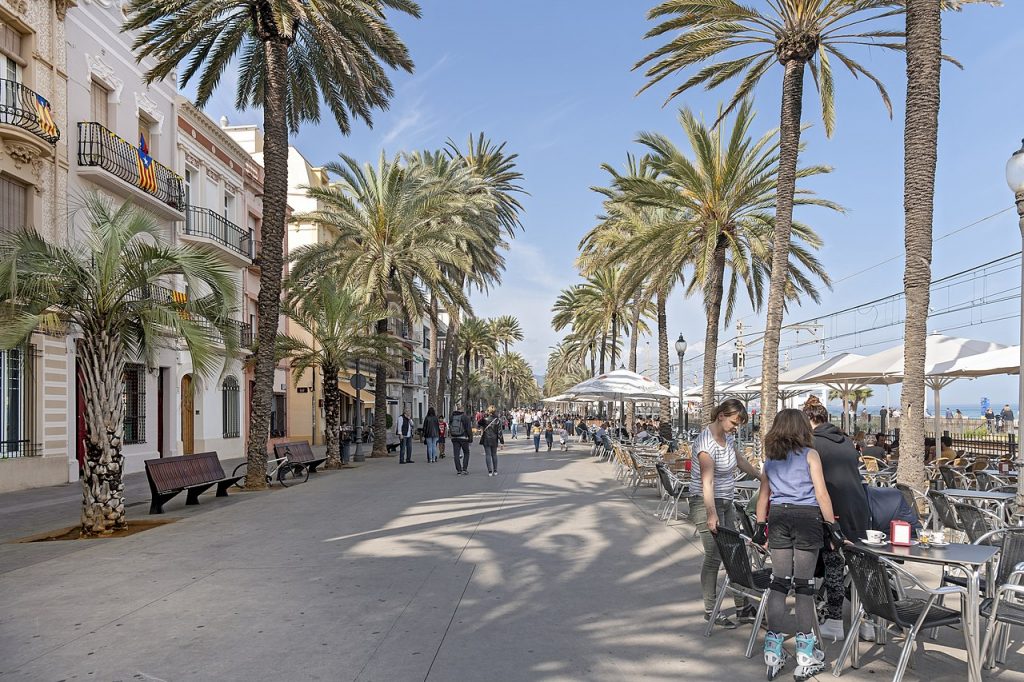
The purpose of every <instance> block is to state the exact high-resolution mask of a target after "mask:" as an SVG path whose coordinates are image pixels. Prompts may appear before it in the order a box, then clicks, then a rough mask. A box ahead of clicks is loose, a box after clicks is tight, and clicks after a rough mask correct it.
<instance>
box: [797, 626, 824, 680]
mask: <svg viewBox="0 0 1024 682" xmlns="http://www.w3.org/2000/svg"><path fill="white" fill-rule="evenodd" d="M824 669H825V652H824V651H822V650H821V649H819V648H818V639H817V637H815V636H814V633H813V632H811V633H809V634H806V635H805V634H804V633H802V632H798V633H797V634H796V670H794V671H793V679H794V680H796V682H804V680H809V679H811V678H812V677H814V676H815V675H817V674H818V673H820V672H821V671H822V670H824Z"/></svg>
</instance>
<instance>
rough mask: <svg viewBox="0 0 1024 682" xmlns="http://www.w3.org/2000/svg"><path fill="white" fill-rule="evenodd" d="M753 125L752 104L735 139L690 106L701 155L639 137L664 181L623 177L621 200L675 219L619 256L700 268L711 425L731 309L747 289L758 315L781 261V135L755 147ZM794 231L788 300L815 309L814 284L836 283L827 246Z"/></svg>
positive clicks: (804, 194) (807, 197)
mask: <svg viewBox="0 0 1024 682" xmlns="http://www.w3.org/2000/svg"><path fill="white" fill-rule="evenodd" d="M753 120H754V111H753V107H752V105H751V103H750V100H744V101H743V102H742V103H741V104H740V107H739V109H738V110H737V113H736V116H735V120H734V121H733V126H732V130H731V132H729V133H726V132H725V130H724V126H721V125H719V126H715V127H710V126H708V125H706V124H705V123H704V122H703V121H702V120H700V119H699V118H697V116H695V115H694V114H693V113H692V112H691V111H690V110H689V109H686V108H684V109H682V110H681V111H680V114H679V122H680V125H681V126H682V128H683V131H684V132H685V134H686V138H687V142H688V143H689V146H690V149H691V150H692V153H693V157H692V158H691V157H689V156H688V155H687V154H686V153H685V152H684V151H682V150H681V149H679V148H678V147H676V146H675V144H674V143H673V142H672V141H671V140H670V139H669V138H668V137H666V136H664V135H660V134H657V133H641V135H640V137H639V139H638V141H639V142H640V143H641V144H642V145H644V146H645V147H646V148H647V149H648V150H649V158H648V164H649V166H650V167H651V169H652V170H653V171H654V172H655V173H656V177H650V176H635V177H628V176H621V177H619V178H617V179H616V184H617V187H618V188H619V189H620V190H621V191H622V193H623V199H622V200H623V201H628V202H634V203H640V204H644V203H647V204H652V205H655V206H659V207H661V208H664V209H667V210H669V211H671V214H670V216H666V219H665V220H663V221H661V222H659V223H655V224H652V225H649V226H647V228H646V229H644V230H641V231H639V232H638V233H637V234H636V235H634V236H633V238H632V239H630V240H628V241H627V242H625V243H622V244H621V245H620V246H619V252H620V253H623V254H632V256H633V257H634V258H636V259H638V260H640V261H642V262H645V263H657V262H660V264H661V267H665V266H672V267H673V269H674V270H675V271H682V269H683V268H684V267H687V266H692V267H693V272H694V274H693V278H692V279H691V280H690V286H689V289H688V293H694V292H695V291H697V290H698V289H699V290H701V291H702V293H703V297H704V306H705V310H706V316H707V319H706V329H705V337H704V338H705V340H704V385H703V389H702V391H701V400H702V404H703V408H702V412H703V418H704V420H705V421H707V420H708V419H710V415H711V409H712V407H713V404H714V394H715V374H716V372H715V368H716V366H715V362H716V359H717V351H718V337H719V331H720V329H721V324H722V315H723V305H724V315H725V321H726V322H728V321H729V319H730V318H731V317H732V313H733V309H734V306H735V303H736V296H737V294H738V291H739V289H740V288H741V287H742V288H743V289H745V290H746V292H747V295H748V297H749V298H750V300H751V303H752V304H753V305H754V307H755V309H757V308H760V306H761V303H762V302H763V293H762V292H763V289H764V280H765V276H766V274H767V273H766V270H767V269H768V264H769V263H771V262H773V259H774V253H773V247H774V244H773V240H772V237H773V235H777V230H778V221H777V219H776V216H775V215H774V214H773V212H772V208H773V207H774V206H775V202H776V194H777V178H778V167H779V163H780V149H779V146H780V142H779V139H778V137H777V135H776V133H775V131H770V132H768V133H766V134H764V135H763V136H762V137H761V138H760V139H758V140H756V141H755V140H754V139H753V138H752V137H751V136H750V128H751V125H752V123H753ZM830 171H831V168H829V167H827V166H810V167H807V168H798V169H797V171H796V176H797V178H806V177H811V176H814V175H819V174H823V173H828V172H830ZM794 192H795V196H794V198H793V202H794V203H795V204H796V205H814V206H823V207H826V208H830V209H832V210H836V211H842V208H841V207H840V206H838V205H837V204H835V203H833V202H830V201H827V200H825V199H821V198H818V197H815V196H814V195H813V193H812V192H810V191H808V190H802V189H795V190H794ZM793 233H794V235H795V236H796V237H797V240H791V239H789V238H787V240H786V247H787V248H786V256H787V258H786V265H787V269H786V271H785V273H784V274H785V275H786V279H785V284H786V287H785V288H784V289H783V294H784V295H785V298H784V301H786V300H795V299H798V298H799V297H801V296H808V297H810V298H811V299H813V300H815V301H817V300H818V291H817V288H816V286H815V284H814V281H815V280H820V281H822V282H824V283H825V284H826V285H827V284H828V283H829V278H828V274H827V273H826V272H825V270H824V268H822V266H821V264H820V263H819V262H818V260H817V258H815V256H814V255H813V254H812V252H811V249H817V248H819V247H820V245H821V241H820V239H819V238H818V236H817V235H816V234H815V233H814V232H813V231H812V230H811V229H810V228H808V227H807V226H806V225H803V224H801V223H795V224H793ZM805 244H806V246H805ZM808 247H809V248H808ZM727 270H728V271H729V275H728V277H727V276H726V271H727ZM668 272H669V273H671V272H672V271H671V270H669V271H668ZM726 284H728V294H727V295H726V289H727V287H726Z"/></svg>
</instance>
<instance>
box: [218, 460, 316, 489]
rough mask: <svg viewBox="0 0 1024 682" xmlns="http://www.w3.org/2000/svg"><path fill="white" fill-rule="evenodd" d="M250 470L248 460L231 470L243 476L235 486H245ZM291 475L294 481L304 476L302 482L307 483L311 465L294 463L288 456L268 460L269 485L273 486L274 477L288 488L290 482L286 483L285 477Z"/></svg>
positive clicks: (234, 473)
mask: <svg viewBox="0 0 1024 682" xmlns="http://www.w3.org/2000/svg"><path fill="white" fill-rule="evenodd" d="M247 471H248V462H242V463H241V464H239V465H238V466H236V467H235V470H234V471H233V472H231V476H232V477H235V476H241V477H242V478H240V479H238V480H237V481H235V486H236V487H238V488H245V476H246V472H247ZM289 475H290V476H291V480H292V483H294V482H295V481H296V480H297V479H299V478H302V482H303V483H305V482H306V481H308V480H309V467H305V466H303V465H301V464H292V463H291V462H289V461H288V458H287V457H274V458H271V459H268V460H267V485H268V486H271V485H273V484H274V479H275V478H276V479H277V482H278V483H280V484H281V487H283V488H287V487H288V484H287V483H285V479H286V478H288V477H289Z"/></svg>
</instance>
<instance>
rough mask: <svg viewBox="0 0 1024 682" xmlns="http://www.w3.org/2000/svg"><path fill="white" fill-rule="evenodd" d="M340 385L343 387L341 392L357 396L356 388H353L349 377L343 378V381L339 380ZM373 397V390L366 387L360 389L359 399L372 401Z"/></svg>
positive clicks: (365, 401)
mask: <svg viewBox="0 0 1024 682" xmlns="http://www.w3.org/2000/svg"><path fill="white" fill-rule="evenodd" d="M338 387H339V388H340V389H341V392H342V393H344V394H345V395H347V396H351V397H352V398H355V397H356V389H354V388H352V385H351V384H350V383H348V379H342V380H341V381H339V382H338ZM373 398H374V395H373V391H370V390H367V389H365V388H364V389H363V390H361V391H359V399H360V400H362V401H363V402H364V403H372V402H373Z"/></svg>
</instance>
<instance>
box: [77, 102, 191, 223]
mask: <svg viewBox="0 0 1024 682" xmlns="http://www.w3.org/2000/svg"><path fill="white" fill-rule="evenodd" d="M78 165H79V166H96V167H98V168H102V169H103V170H105V171H107V172H108V173H110V174H112V175H114V176H116V177H118V178H120V179H122V180H124V181H125V182H127V183H130V184H132V185H135V186H136V187H138V188H139V189H141V190H142V191H143V192H146V193H147V194H150V195H152V196H154V197H156V198H157V199H159V200H160V201H162V202H163V203H165V204H167V205H168V206H170V207H171V208H173V209H175V210H178V211H180V210H182V209H183V208H184V192H183V190H182V187H183V184H182V179H181V176H180V175H178V174H177V173H175V172H174V171H172V170H171V169H170V168H168V167H167V166H165V165H163V164H162V163H159V162H158V161H156V160H155V159H153V158H152V157H150V156H149V154H147V153H146V152H145V151H144V150H142V149H139V148H138V147H136V146H135V145H133V144H132V143H130V142H128V141H127V140H125V139H124V138H122V137H119V136H117V135H115V134H114V133H112V132H110V131H109V130H107V129H106V128H104V127H103V126H101V125H100V124H99V123H94V122H91V121H83V122H81V123H79V124H78Z"/></svg>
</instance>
